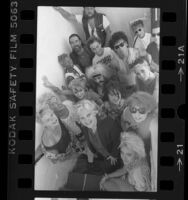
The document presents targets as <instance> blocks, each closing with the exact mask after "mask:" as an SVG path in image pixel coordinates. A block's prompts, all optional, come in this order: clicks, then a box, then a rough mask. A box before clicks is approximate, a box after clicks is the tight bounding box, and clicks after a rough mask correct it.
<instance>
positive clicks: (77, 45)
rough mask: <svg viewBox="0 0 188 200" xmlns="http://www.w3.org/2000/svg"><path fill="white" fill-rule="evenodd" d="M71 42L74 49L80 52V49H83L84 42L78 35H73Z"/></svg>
mask: <svg viewBox="0 0 188 200" xmlns="http://www.w3.org/2000/svg"><path fill="white" fill-rule="evenodd" d="M69 42H70V46H71V48H72V50H73V51H75V52H80V50H81V49H82V42H81V40H80V39H79V38H78V37H77V36H73V37H71V38H70V40H69Z"/></svg>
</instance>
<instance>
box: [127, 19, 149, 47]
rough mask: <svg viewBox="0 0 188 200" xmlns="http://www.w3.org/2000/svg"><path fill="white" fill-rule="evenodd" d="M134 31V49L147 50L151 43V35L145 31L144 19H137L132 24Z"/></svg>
mask: <svg viewBox="0 0 188 200" xmlns="http://www.w3.org/2000/svg"><path fill="white" fill-rule="evenodd" d="M131 27H132V30H133V32H134V36H135V37H134V44H133V47H134V48H137V49H140V50H142V49H144V50H146V49H147V47H148V45H149V44H150V42H151V33H147V32H146V31H145V27H144V22H143V20H142V19H136V20H134V21H133V22H132V23H131Z"/></svg>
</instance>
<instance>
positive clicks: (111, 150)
mask: <svg viewBox="0 0 188 200" xmlns="http://www.w3.org/2000/svg"><path fill="white" fill-rule="evenodd" d="M76 108H77V114H78V117H79V122H80V124H81V128H82V130H83V133H84V135H85V138H86V141H87V143H88V147H89V149H90V150H91V152H93V153H94V154H95V155H96V156H97V159H94V158H93V159H94V160H93V164H95V161H96V160H100V161H101V163H102V164H101V166H98V169H99V168H100V170H98V172H97V173H96V174H98V175H102V174H104V173H105V172H111V171H114V170H115V169H117V167H118V164H119V161H120V155H119V149H118V146H119V144H120V132H121V127H120V126H119V124H118V123H117V122H116V121H114V120H113V119H112V118H110V117H106V118H102V119H101V118H100V116H99V110H98V106H97V105H96V103H95V102H93V101H90V100H81V101H80V102H79V103H77V105H76ZM83 162H84V161H83ZM88 173H91V174H92V173H95V172H94V171H92V170H89V172H88Z"/></svg>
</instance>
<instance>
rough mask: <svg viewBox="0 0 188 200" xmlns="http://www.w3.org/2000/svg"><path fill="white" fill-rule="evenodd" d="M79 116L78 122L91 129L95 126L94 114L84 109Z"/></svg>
mask: <svg viewBox="0 0 188 200" xmlns="http://www.w3.org/2000/svg"><path fill="white" fill-rule="evenodd" d="M79 116H80V122H81V123H82V124H83V125H84V126H86V127H88V128H93V127H95V126H96V124H97V118H96V112H95V111H91V110H87V109H84V110H82V112H80V113H79Z"/></svg>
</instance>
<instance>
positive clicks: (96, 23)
mask: <svg viewBox="0 0 188 200" xmlns="http://www.w3.org/2000/svg"><path fill="white" fill-rule="evenodd" d="M54 9H55V10H57V11H58V12H59V13H60V14H61V15H62V16H63V17H64V18H65V19H67V20H69V21H71V22H77V23H80V24H82V27H83V30H84V32H85V36H86V40H88V39H89V38H90V37H91V36H95V37H98V38H100V40H101V42H102V46H108V42H109V40H110V37H111V29H110V22H109V20H108V19H107V17H106V16H105V15H104V14H102V13H98V12H97V11H96V10H95V7H84V10H83V14H81V15H75V14H72V13H69V12H68V11H66V10H65V9H63V8H62V7H54Z"/></svg>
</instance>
